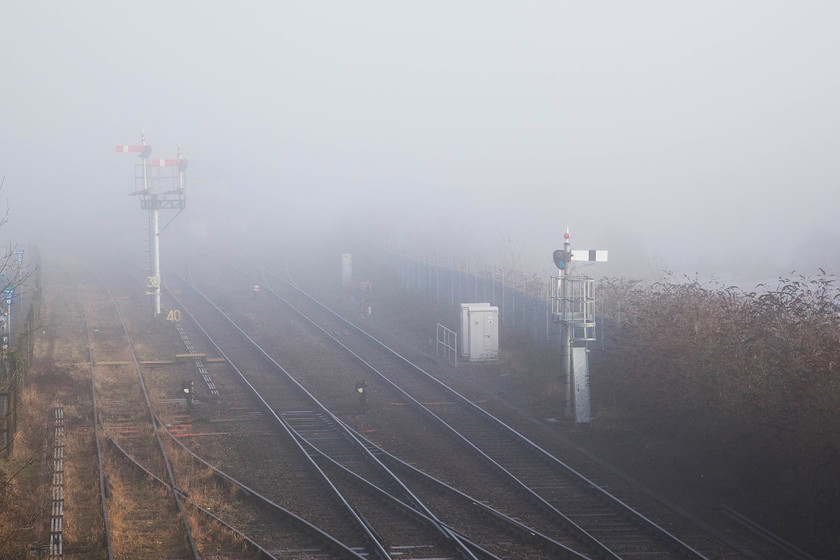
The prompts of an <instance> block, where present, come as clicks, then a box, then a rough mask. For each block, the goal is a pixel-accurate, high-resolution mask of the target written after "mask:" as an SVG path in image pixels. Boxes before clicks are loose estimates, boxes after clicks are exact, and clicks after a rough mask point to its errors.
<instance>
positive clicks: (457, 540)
mask: <svg viewBox="0 0 840 560" xmlns="http://www.w3.org/2000/svg"><path fill="white" fill-rule="evenodd" d="M175 274H176V276H178V277H179V278H181V280H182V281H185V282H186V279H184V278H183V277H181V276H180V275H178V274H177V273H175ZM188 285H189V286H190V287H191V288H192V289H193V290H194V291H195V292H196V293H197V294H199V295H200V296H201V297H202V298H203V299H204V300H205V301H207V302H208V304H210V305H211V306H212V307H213V308H214V309H215V310H216V311H218V312H219V314H220V315H221V317H222V318H224V319H225V321H227V322H228V324H230V326H231V327H232V328H234V329H235V330H236V331H237V332H238V333H239V335H240V336H242V337H243V338H244V339H245V340H246V341H247V342H248V343H249V344H250V345H251V346H252V347H253V348H254V349H255V350H256V351H257V352H258V353H259V354H260V356H261V357H262V358H263V359H264V360H266V361H267V362H268V363H269V364H270V365H271V366H272V367H273V368H275V369H276V370H277V371H279V372H281V373H282V374H283V375H284V376H286V378H288V379H289V381H290V382H292V383H293V384H294V385H295V386H296V387H297V388H298V389H299V390H300V391H301V392H302V393H303V395H304V396H305V397H306V399H307V400H309V401H310V402H311V403H312V404H313V405H315V406H316V407H317V408H318V409H319V410H320V411H321V413H322V414H324V415H325V416H326V417H327V418H329V419H330V420H332V422H333V423H334V425H335V426H337V427H339V428H340V429H342V435H344V436H345V437H346V438H348V439H349V440H351V441H352V442H354V444H355V446H356V449H357V450H358V451H359V452H361V453H363V454H364V456H365V458H366V459H367V460H368V461H370V462H371V463H372V464H373V465H374V466H375V467H376V468H377V469H378V470H379V471H380V472H381V473H382V474H383V475H384V476H386V477H388V478H389V479H391V481H392V482H394V483H395V484H397V485H398V486H399V487H400V488H401V490H402V492H404V493H405V494H406V495H407V496H408V497H409V499H410V501H411V502H412V503H414V505H415V506H416V507H417V508H419V509H420V510H421V511H422V512H423V513H424V519H426V520H430V522H431V524H432V526H433V528H434V529H435V530H436V531H438V532H439V533H441V535H442V537H443V538H445V539H447V540H449V541H451V542H453V543H454V544H455V546H456V547H457V548H458V549H459V550H460V552H461V554H462V555H463V556H464V557H465V558H466V559H467V560H478V559H477V558H476V557H475V556H474V555H473V553H472V552H471V551H470V547H469V546H467V544H466V543H464V542H462V540H463V539H462V538H461V537H459V536H458V535H457V534H455V533H454V532H453V531H451V530H450V529H449V528H448V527H447V526H446V525H445V524H443V523H442V522H441V521H440V520H439V519H437V517H436V516H435V515H434V514H433V513H432V512H431V511H430V510H429V509H428V508H427V507H426V505H425V504H423V502H422V501H421V500H420V499H419V498H417V496H415V495H414V494H413V493H412V492H411V491H410V490H409V489H408V487H406V486H405V484H403V482H402V481H401V480H400V479H399V478H398V477H396V476H395V475H394V474H393V473H391V472H390V471H389V470H388V468H387V467H385V465H383V464H382V463H381V462H380V461H379V460H378V459H377V458H376V457H375V456H374V455H373V454H372V453H371V452H370V450H368V449H367V448H366V447H365V446H364V445H363V444H362V443H361V442H360V441H358V440H357V439H356V438H355V436H354V435H353V434H352V433H351V432H350V431H348V430H346V429H344V428H342V426H343V423H342V422H341V421H340V419H338V418H337V417H336V416H335V415H333V413H332V412H330V411H329V410H328V409H327V408H326V407H325V406H324V405H323V404H322V403H321V402H320V401H319V400H318V399H317V398H315V396H314V395H312V394H311V393H310V392H309V391H308V390H307V389H306V388H305V387H303V385H301V384H300V383H299V382H298V381H297V380H296V379H294V377H293V376H292V375H291V374H290V373H289V372H288V371H286V370H285V369H284V368H283V367H282V366H281V365H280V364H279V363H277V361H276V360H274V359H273V358H272V357H271V356H270V355H269V354H268V353H267V352H266V351H265V350H264V349H263V348H262V347H261V346H260V345H259V344H258V343H257V342H256V341H255V340H253V339H252V338H251V337H250V336H248V334H247V333H246V332H245V331H244V330H243V329H242V328H240V327H239V325H237V324H236V323H235V322H234V321H233V320H232V319H231V318H230V317H229V316H228V315H227V314H226V313H224V312H223V311H222V310H221V309H220V308H219V307H218V306H217V305H216V304H215V302H213V301H212V300H211V299H210V298H209V297H208V296H207V295H206V294H205V293H204V292H202V291H201V290H200V289H199V288H198V287H197V286H196V285H195V283H193V282H192V281H190V282H188ZM173 297H174V294H173ZM175 299H176V301H178V300H177V298H175ZM180 305H181V306H182V307H183V308H184V309H185V311H186V312H187V313H188V315H189V316H190V317H191V319H192V320H193V322H194V323H195V324H196V325H197V326H199V328H201V327H200V325H199V324H198V322H197V321H196V319H195V317H194V316H193V315H192V314H191V313H189V310H188V309H187V308H186V306H184V305H183V303H180ZM201 331H202V332H203V333H204V335H205V336H206V337H207V339H208V340H210V342H211V344H212V345H213V346H214V347H215V348H216V350H217V351H219V352H220V354H221V355H223V356H225V359H226V360H228V362H229V363H231V367H232V368H233V369H234V371H235V372H236V373H237V374H238V375H239V376H240V377H241V378H242V380H243V381H244V382H245V383H246V386H247V387H249V389H250V390H251V392H252V393H253V394H254V395H255V396H256V397H257V399H258V400H259V401H260V403H262V405H263V406H264V407H265V408H266V409H267V410H268V411H269V414H270V415H271V416H272V417H274V418H275V419H276V420H277V421H279V422H281V424H282V425H283V426H284V428H285V429H286V430H287V431H288V432H289V433H290V434H293V435H294V434H297V432H296V431H295V430H294V428H293V427H292V426H291V425H290V424H289V423H288V422H287V421H286V420H285V419H284V418H282V417H281V416H279V415H277V414H276V412H274V410H273V409H272V408H271V406H270V405H269V404H268V403H267V402H266V401H265V399H264V398H263V397H262V395H260V394H259V392H258V391H257V389H256V388H255V387H254V386H253V385H252V384H251V383H250V382H248V381H247V379H245V376H244V375H243V374H242V372H241V371H240V370H239V369H238V368H236V367H235V365H234V364H233V363H232V362H231V361H230V360H229V359H228V358H227V356H226V355H225V354H224V352H223V351H222V350H221V348H219V346H218V345H217V344H216V343H215V341H213V340H212V338H211V337H210V335H209V333H207V332H206V331H205V330H204V329H203V328H201ZM301 449H303V447H302V446H301ZM310 460H311V457H310ZM313 464H315V462H314V461H313ZM316 467H317V464H316ZM318 468H319V470H320V467H318ZM323 476H324V477H325V478H327V479H328V480H329V477H327V476H326V474H325V473H324V475H323ZM336 492H338V490H337V489H336ZM343 499H344V498H343V497H342V500H343ZM345 503H346V502H345ZM348 507H351V509H353V511H354V513H355V508H352V506H350V505H349V504H348ZM365 524H366V527H367V528H368V529H369V525H367V522H366V523H365ZM371 534H372V532H371Z"/></svg>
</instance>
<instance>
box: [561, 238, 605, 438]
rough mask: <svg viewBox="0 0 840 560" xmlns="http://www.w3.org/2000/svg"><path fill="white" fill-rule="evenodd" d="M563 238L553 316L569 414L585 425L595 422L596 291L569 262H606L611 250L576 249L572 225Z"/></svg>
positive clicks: (567, 415) (566, 415) (567, 413)
mask: <svg viewBox="0 0 840 560" xmlns="http://www.w3.org/2000/svg"><path fill="white" fill-rule="evenodd" d="M563 239H564V241H563V248H562V249H557V250H556V251H554V253H553V255H552V259H553V260H554V264H555V265H556V266H557V270H558V273H557V276H555V277H553V278H552V279H551V289H550V293H551V317H552V319H553V320H554V321H555V322H556V323H559V324H560V325H561V326H562V335H561V344H562V346H563V377H564V379H565V381H566V410H565V417H567V418H571V417H572V416H574V419H575V422H577V423H579V424H583V423H589V422H591V421H592V414H591V411H590V406H589V353H588V352H589V351H588V350H587V348H586V344H587V342H590V341H593V340H595V295H594V293H595V290H594V281H593V280H592V279H591V278H589V277H586V276H572V275H571V274H570V273H571V270H570V267H569V263H570V262H572V261H590V262H606V260H607V251H601V250H588V249H587V250H581V249H577V250H573V249H572V244H571V241H570V239H571V235H570V234H569V228H568V227H567V228H566V233H565V234H564V235H563ZM573 388H574V390H573Z"/></svg>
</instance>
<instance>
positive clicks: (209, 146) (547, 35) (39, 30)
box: [0, 0, 840, 282]
mask: <svg viewBox="0 0 840 560" xmlns="http://www.w3.org/2000/svg"><path fill="white" fill-rule="evenodd" d="M838 24H840V3H837V2H817V1H803V2H781V1H772V0H761V1H739V2H731V1H703V2H700V1H697V2H672V1H653V2H623V1H622V2H619V1H616V2H606V1H592V2H564V1H557V2H438V1H426V2H323V3H319V2H268V1H265V2H243V3H234V2H218V1H169V2H160V1H157V0H151V1H147V2H141V3H124V2H113V1H110V2H99V1H97V2H85V1H81V2H44V1H26V2H7V3H5V4H4V6H3V8H2V10H0V76H1V78H0V176H5V185H4V187H3V191H2V193H0V194H2V197H3V198H5V199H6V200H8V202H9V207H10V214H9V219H10V223H9V224H8V225H7V226H5V227H4V229H2V230H0V237H2V238H3V239H4V240H5V239H6V238H7V237H10V238H12V239H11V241H13V242H15V243H28V242H38V243H42V244H44V243H49V242H50V240H53V239H58V238H65V239H66V238H67V237H68V236H75V235H80V236H81V235H88V236H101V235H102V232H106V233H107V235H108V236H109V237H111V238H113V239H124V240H125V242H127V243H134V242H136V243H137V244H138V245H142V244H143V243H144V241H143V240H144V233H143V227H144V223H145V214H144V213H143V212H142V211H141V210H140V207H139V203H138V201H137V199H136V198H132V197H130V196H128V193H129V192H131V191H132V190H133V175H134V170H133V164H134V163H135V162H136V161H137V159H136V156H134V155H129V154H116V153H114V145H115V144H136V143H138V142H139V136H140V132H141V131H145V133H146V136H147V138H148V141H149V143H150V144H151V145H152V146H153V149H154V152H153V156H154V157H161V158H163V157H174V156H175V153H176V146H177V145H178V144H180V145H181V146H182V149H183V150H184V155H185V157H187V158H188V159H189V160H190V167H189V170H188V176H189V180H190V181H192V182H195V184H196V185H200V184H202V182H204V184H216V185H218V184H221V185H224V188H225V189H226V190H227V192H228V198H229V204H230V212H231V213H232V214H235V215H237V216H240V217H241V222H242V223H246V222H247V223H248V227H249V228H250V229H251V231H255V232H256V231H261V232H268V231H271V227H273V226H269V225H267V224H272V223H274V224H277V223H280V224H283V225H284V226H286V227H288V226H290V225H294V226H295V228H296V229H297V230H298V231H301V232H305V233H306V234H309V235H314V234H315V233H316V232H325V231H328V230H329V231H330V232H334V231H336V230H338V231H340V230H341V228H342V227H344V224H351V225H352V226H353V227H361V226H360V224H362V225H364V226H368V225H370V226H371V227H373V229H375V230H377V231H382V232H386V233H388V234H389V235H393V233H394V232H397V231H409V232H414V233H415V234H417V235H418V236H421V237H423V238H425V239H433V240H435V241H436V242H439V243H442V244H444V245H446V247H447V248H448V249H449V250H451V251H459V250H461V247H463V251H464V252H465V253H469V254H474V255H476V256H477V257H482V258H485V259H486V260H488V261H492V260H497V261H503V260H506V261H509V260H510V258H511V255H512V254H516V255H517V256H516V258H517V259H518V261H519V262H520V263H522V265H523V266H524V267H525V268H531V269H532V271H534V272H539V273H542V272H543V270H549V271H550V270H551V267H552V265H551V252H552V250H553V249H556V248H559V247H560V246H561V245H562V236H563V233H564V232H565V228H566V226H569V228H570V230H571V233H572V243H573V247H574V248H579V249H584V248H585V249H607V250H609V251H610V263H609V264H606V265H600V264H599V265H594V266H593V267H591V268H593V269H594V268H595V267H596V266H598V267H601V266H602V267H604V268H602V269H601V270H602V271H606V272H608V273H609V274H611V275H629V276H634V277H638V276H642V275H646V276H655V275H657V274H658V273H660V272H661V271H662V270H663V269H669V270H673V271H675V272H677V273H680V274H682V273H685V274H694V273H700V274H702V275H708V274H716V275H717V276H719V277H720V278H722V279H723V280H724V281H730V280H731V281H738V282H751V281H760V280H763V279H766V278H775V276H776V275H778V274H783V273H786V272H789V271H790V270H793V269H796V270H797V272H801V273H805V274H811V273H813V272H814V271H815V270H816V267H817V266H822V267H823V268H825V269H826V270H828V271H829V272H835V273H836V272H838V268H840V267H838V262H840V249H838V246H840V219H838V214H840V212H839V211H838V206H839V204H838V203H840V194H838V188H839V187H840V63H839V62H838V55H840V33H838V31H837V30H838ZM190 210H191V207H190V203H189V201H188V209H187V213H189V212H190ZM178 219H179V220H180V219H181V218H180V217H179V218H178ZM123 236H124V237H123Z"/></svg>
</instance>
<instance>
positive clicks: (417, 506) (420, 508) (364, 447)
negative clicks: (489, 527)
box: [169, 277, 584, 558]
mask: <svg viewBox="0 0 840 560" xmlns="http://www.w3.org/2000/svg"><path fill="white" fill-rule="evenodd" d="M181 280H182V281H184V279H183V277H181ZM191 287H192V289H193V290H195V291H196V293H197V294H199V295H202V297H204V299H205V300H206V301H208V303H210V304H211V305H213V306H214V308H215V309H216V310H217V311H219V312H221V310H220V309H219V308H218V306H215V304H214V303H213V302H212V300H210V298H209V297H208V296H207V295H206V294H204V293H203V292H201V290H200V289H198V288H197V287H196V286H194V285H192V286H191ZM169 293H170V294H171V290H170V291H169ZM172 297H173V298H174V299H175V300H176V301H177V302H178V305H179V307H180V308H181V309H182V310H183V311H184V312H185V314H186V315H187V316H188V317H190V318H191V320H192V321H193V322H194V323H195V324H196V325H197V326H198V327H199V328H200V329H201V330H202V332H203V334H204V335H205V337H207V338H208V340H209V341H210V343H211V344H212V345H213V346H214V348H216V351H217V352H219V353H220V354H221V355H223V356H225V359H226V360H228V361H230V359H229V358H228V357H226V355H225V354H224V351H223V350H221V348H219V346H218V344H216V343H215V341H213V339H212V338H211V337H210V336H209V333H207V332H206V330H204V328H203V327H201V325H200V324H199V323H198V321H197V320H196V318H195V316H194V315H193V314H192V312H191V311H190V310H189V308H188V307H187V306H186V305H185V304H184V302H183V301H181V300H180V299H179V298H177V296H174V294H172ZM222 316H223V318H224V320H226V321H227V322H228V323H230V324H231V325H232V327H233V328H235V329H236V331H237V332H238V333H239V335H240V336H242V337H244V338H245V339H246V340H247V341H248V342H249V343H250V344H251V345H252V346H253V347H254V348H255V349H257V350H258V351H259V352H260V353H261V355H262V356H263V358H264V359H266V360H268V361H269V362H270V363H271V364H272V365H273V366H274V367H276V368H277V369H278V370H279V371H280V372H282V373H283V374H284V375H285V376H286V377H287V378H288V379H289V381H290V382H291V383H293V384H294V385H295V386H296V387H297V388H298V389H299V390H300V391H301V393H303V394H304V395H305V396H306V398H307V399H308V400H309V401H310V402H311V403H312V404H313V405H314V406H316V407H317V408H318V409H319V410H320V411H321V413H322V414H323V415H324V416H325V417H327V418H328V419H329V420H331V421H332V424H333V426H336V427H339V428H341V430H342V434H341V435H344V436H346V437H348V438H349V439H352V440H355V444H356V445H357V447H358V449H359V450H361V451H363V452H364V454H365V456H366V458H367V459H368V460H369V461H372V462H374V463H375V464H376V465H377V466H378V468H379V469H380V470H382V471H384V472H386V474H387V475H388V476H389V477H390V478H392V479H393V480H394V481H396V482H397V484H398V485H399V487H400V488H401V489H402V492H403V494H405V495H406V496H407V497H408V498H409V500H410V502H411V503H410V504H406V503H405V502H402V501H401V500H399V498H396V497H393V496H392V495H391V494H390V493H388V492H387V491H385V490H382V489H381V488H379V487H378V486H376V485H375V484H373V483H371V482H370V481H367V480H366V479H364V478H363V477H360V476H359V475H357V474H356V473H353V472H352V471H350V470H349V469H347V468H346V467H344V466H343V465H341V463H340V462H338V461H335V460H334V459H333V458H331V457H329V455H328V454H326V453H324V452H323V451H321V450H320V449H318V446H317V445H316V444H313V443H311V442H309V441H308V440H307V438H306V436H304V435H301V434H300V433H299V432H297V431H296V430H295V429H294V427H293V426H291V425H290V426H289V429H290V430H291V431H292V432H293V433H295V434H297V437H299V439H300V440H301V441H302V442H304V443H306V444H308V445H310V446H311V447H312V448H313V449H315V450H317V451H318V453H319V454H320V455H322V456H324V457H326V458H327V459H328V460H329V461H331V462H334V463H335V464H336V465H338V467H339V468H341V469H343V470H345V471H347V472H348V473H350V474H351V475H352V476H353V477H355V478H357V479H359V480H362V481H364V483H365V484H367V485H369V486H370V487H372V488H375V489H376V491H378V492H380V493H382V494H383V495H386V496H387V497H388V499H390V500H395V501H396V502H398V503H399V504H402V507H408V508H411V509H412V511H413V512H417V513H418V514H419V515H421V516H422V517H423V518H424V519H426V520H428V521H429V522H431V523H436V524H438V525H439V526H441V527H443V529H444V530H445V536H447V537H449V536H450V535H455V536H456V537H457V538H459V539H461V540H463V541H465V542H464V544H465V548H466V549H468V550H471V549H474V550H479V551H481V554H482V555H484V556H487V555H488V554H490V553H489V552H487V551H482V550H481V548H480V547H478V546H477V545H475V544H474V543H470V542H468V539H467V537H465V536H463V535H459V534H458V533H457V531H455V530H454V529H453V528H452V527H450V526H449V525H447V524H445V523H443V522H442V521H440V520H439V519H438V518H437V516H435V515H434V514H433V513H432V512H430V510H429V509H428V507H426V506H425V504H423V502H422V500H420V498H418V497H417V496H416V495H415V494H414V493H413V492H412V491H411V490H410V489H408V487H407V486H406V485H405V484H404V483H403V481H402V480H400V477H398V476H396V475H395V474H394V473H393V472H392V471H391V469H389V468H388V467H387V466H385V465H384V464H383V463H382V462H381V461H380V460H379V458H378V457H377V453H376V452H372V448H373V447H374V446H373V445H372V444H371V443H370V442H369V441H367V440H364V438H361V436H360V435H359V434H358V433H356V432H355V431H353V430H352V429H351V428H349V427H348V426H346V425H345V424H344V423H343V422H341V420H340V419H338V418H337V417H335V415H334V414H332V412H330V411H329V409H327V408H326V407H325V406H324V405H323V404H322V403H321V402H320V401H319V400H318V399H317V398H316V397H315V396H314V395H312V394H311V393H310V392H309V391H308V390H307V389H306V388H305V387H303V386H302V385H301V384H300V383H299V382H298V381H297V380H296V379H294V377H293V376H291V375H290V374H289V373H288V372H287V371H286V370H285V369H284V368H283V367H282V366H280V365H279V364H278V363H277V362H276V361H275V360H273V359H272V358H271V357H270V356H269V355H268V354H267V353H266V352H265V351H264V350H262V349H261V348H260V347H259V345H258V344H257V343H256V342H255V341H254V340H253V339H251V338H250V337H249V336H248V335H247V333H245V332H244V331H243V330H242V329H241V328H240V327H238V325H236V324H235V322H234V321H233V320H232V319H231V318H230V317H228V316H227V315H226V314H224V313H222ZM234 367H235V366H234ZM236 371H238V369H236ZM240 375H241V374H240ZM249 385H250V384H249ZM254 390H256V389H254ZM376 451H377V452H381V453H383V454H384V453H385V452H384V450H379V449H376ZM425 476H427V477H428V475H425ZM429 478H431V477H429ZM432 480H434V479H432ZM436 482H437V483H438V484H439V485H441V486H444V487H447V488H449V489H451V487H448V486H447V485H445V484H444V483H442V482H440V481H436ZM451 490H454V489H451ZM467 499H468V500H469V501H470V502H471V503H478V502H477V501H476V500H474V499H472V498H467ZM412 504H413V505H412ZM483 507H485V508H486V509H487V511H488V512H492V515H493V517H494V518H495V519H497V520H504V521H506V522H508V523H510V524H511V526H512V527H515V528H516V529H517V530H519V531H520V532H525V533H528V534H529V535H532V536H533V535H539V533H537V532H536V531H534V530H532V529H530V528H524V526H523V525H521V524H518V523H517V522H515V521H514V520H512V519H511V518H509V517H508V516H505V515H504V514H502V513H500V512H498V511H495V510H492V509H491V508H489V507H487V506H483ZM523 528H524V530H523ZM539 537H541V538H543V539H544V544H545V545H546V546H549V547H555V548H556V550H557V551H558V552H562V553H563V554H564V555H565V556H566V557H574V558H584V557H583V556H581V555H580V554H578V553H577V552H575V551H573V550H572V549H569V548H568V547H566V546H565V545H562V544H560V543H557V542H556V541H553V540H551V539H550V538H548V537H545V536H542V535H539Z"/></svg>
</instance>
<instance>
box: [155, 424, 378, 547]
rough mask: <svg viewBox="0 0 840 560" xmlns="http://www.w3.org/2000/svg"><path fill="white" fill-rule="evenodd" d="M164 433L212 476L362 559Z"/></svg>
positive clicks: (307, 522) (316, 535) (317, 528)
mask: <svg viewBox="0 0 840 560" xmlns="http://www.w3.org/2000/svg"><path fill="white" fill-rule="evenodd" d="M166 433H167V434H168V435H169V437H170V438H171V439H172V441H173V442H174V443H176V444H177V445H178V446H179V447H180V448H181V449H183V450H184V451H185V452H187V453H188V454H189V455H190V456H191V457H192V458H193V459H194V460H196V461H198V462H199V463H201V464H202V465H204V466H205V467H207V468H209V469H210V470H211V471H212V472H213V474H214V476H216V477H217V478H219V479H220V480H222V481H223V482H225V483H226V484H231V485H235V486H236V487H238V488H240V489H242V490H244V491H245V493H246V494H248V495H249V496H253V497H254V498H256V499H258V500H259V501H261V502H262V503H263V504H264V505H267V506H268V507H270V508H271V509H273V510H276V511H277V512H278V513H279V514H280V515H282V516H283V517H285V518H286V519H288V520H289V521H291V522H292V523H293V524H294V525H297V526H299V527H300V528H301V529H303V530H305V531H306V532H308V533H311V534H313V535H314V536H315V537H316V538H317V539H318V540H323V541H324V542H326V543H328V545H329V547H332V548H335V549H338V550H341V551H342V552H343V553H345V554H347V555H348V556H352V557H353V558H360V559H364V556H361V555H360V554H358V553H357V552H356V551H354V550H352V549H351V548H349V547H348V546H347V545H345V544H344V543H342V542H341V541H339V540H337V539H336V538H335V537H333V536H332V535H330V534H329V533H327V532H326V531H324V530H323V529H321V528H319V527H317V526H315V525H313V524H312V523H310V522H309V521H307V520H306V519H304V518H302V517H300V516H299V515H297V514H295V513H294V512H292V511H289V510H288V509H286V508H284V507H283V506H281V505H279V504H277V503H276V502H274V501H272V500H271V499H270V498H268V497H267V496H264V495H263V494H261V493H260V492H258V491H257V490H255V489H253V488H251V487H250V486H248V485H247V484H245V483H243V482H242V481H240V480H239V479H237V478H234V477H233V476H231V475H229V474H228V473H226V472H225V471H223V470H221V469H220V468H218V467H216V466H215V465H212V464H210V463H209V462H208V461H207V460H205V459H204V458H203V457H201V456H200V455H198V454H197V453H195V452H194V451H193V450H191V449H190V448H189V447H187V446H186V445H184V444H183V443H182V442H180V441H178V439H177V438H176V437H175V435H174V434H173V433H172V432H170V431H169V429H168V428H166Z"/></svg>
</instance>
